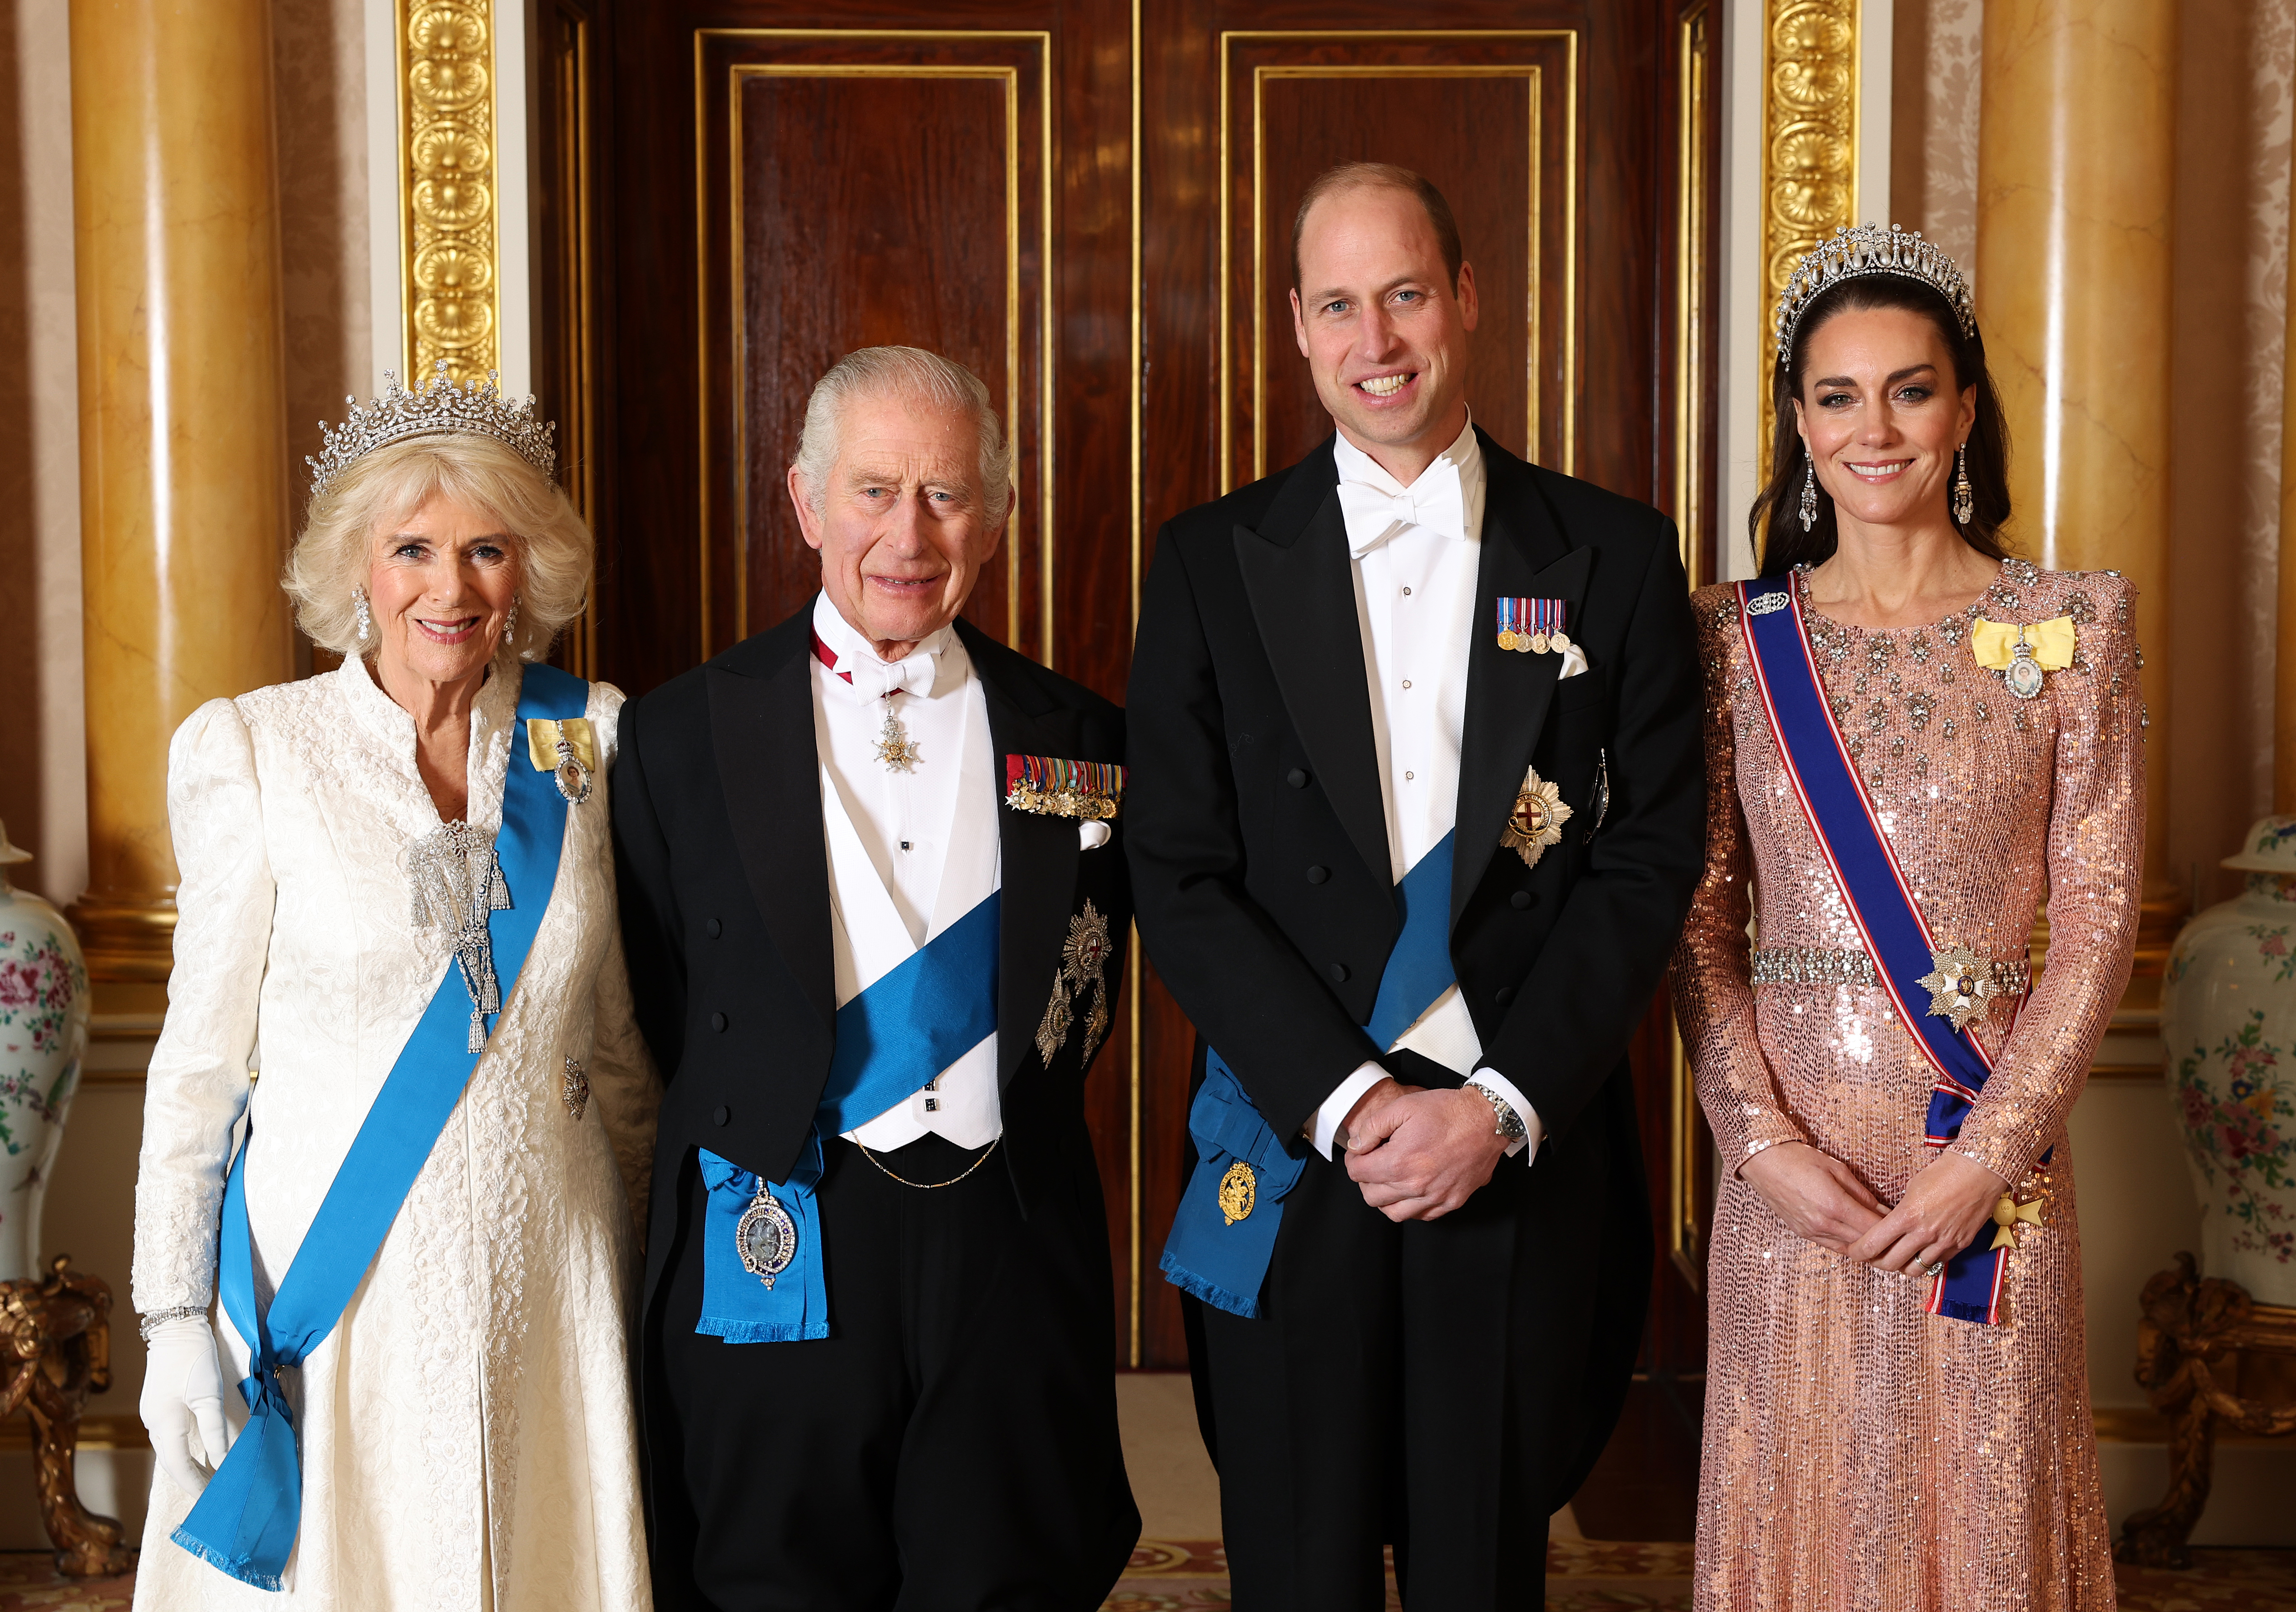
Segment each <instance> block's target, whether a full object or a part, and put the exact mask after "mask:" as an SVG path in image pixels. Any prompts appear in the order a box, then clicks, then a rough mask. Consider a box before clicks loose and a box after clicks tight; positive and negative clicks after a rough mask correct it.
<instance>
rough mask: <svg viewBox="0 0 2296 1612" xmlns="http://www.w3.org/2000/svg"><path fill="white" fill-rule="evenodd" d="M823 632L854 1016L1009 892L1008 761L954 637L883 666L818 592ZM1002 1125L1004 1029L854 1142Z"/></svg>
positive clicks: (836, 839)
mask: <svg viewBox="0 0 2296 1612" xmlns="http://www.w3.org/2000/svg"><path fill="white" fill-rule="evenodd" d="M813 630H814V634H815V636H816V637H818V638H819V639H820V640H821V642H822V644H823V645H824V646H825V647H826V648H827V649H828V651H829V653H830V654H831V655H832V656H833V657H834V659H835V662H836V665H835V667H834V668H833V669H832V667H830V666H829V665H826V664H824V662H823V661H822V659H821V657H820V656H819V655H816V656H815V657H814V662H813V730H814V745H815V751H816V754H817V755H818V756H819V757H820V761H821V813H822V825H823V832H824V835H825V837H826V839H827V841H828V847H829V907H830V925H829V927H830V941H831V944H832V948H833V949H834V950H835V954H836V971H837V1005H838V1006H839V1007H840V1008H842V1007H843V1006H844V1005H845V1004H846V1003H847V1002H849V1001H850V1000H852V999H853V998H855V997H856V996H858V995H859V994H860V993H861V992H862V991H865V990H866V989H868V987H869V986H871V985H873V984H874V983H876V982H877V981H878V980H879V979H880V978H881V977H882V976H883V975H886V974H888V973H890V971H891V970H892V969H894V968H896V967H898V966H900V965H901V964H902V963H903V962H905V961H906V960H907V958H909V957H910V956H911V955H912V954H913V953H914V952H915V951H916V950H917V949H918V948H919V947H921V946H922V945H924V944H925V943H926V942H929V941H931V939H932V938H933V937H934V936H935V935H937V934H939V933H940V932H941V931H942V930H944V929H947V927H948V926H949V925H952V924H954V923H955V922H956V920H957V919H959V918H961V917H964V915H965V914H966V913H967V912H970V911H971V910H972V909H973V908H974V907H975V906H976V905H978V904H979V903H980V902H981V901H986V900H988V897H989V896H990V895H991V894H993V893H994V892H996V890H997V889H998V888H999V887H1000V885H1001V881H1002V877H1003V868H1002V855H1001V848H1000V845H999V842H998V836H997V831H996V766H995V761H996V758H995V756H994V755H993V754H992V753H991V746H990V744H989V738H988V698H987V695H985V694H984V693H983V692H982V690H981V687H980V678H979V676H977V675H976V674H975V673H974V671H973V670H972V657H971V656H970V655H968V654H965V653H964V644H963V643H961V642H960V641H959V640H958V638H957V636H956V633H955V630H954V629H950V628H946V627H944V628H942V629H940V630H939V632H936V633H934V634H933V635H932V636H931V637H928V638H927V639H925V640H924V641H923V642H922V643H921V644H919V645H918V646H916V648H915V649H914V650H913V651H911V652H910V654H908V656H907V658H906V659H904V660H900V661H896V662H883V661H880V660H879V659H878V658H877V652H876V651H875V650H874V649H873V648H872V647H871V646H870V644H869V642H868V640H867V639H865V638H864V637H862V636H861V635H860V634H859V633H857V632H856V631H855V630H854V629H852V628H851V627H850V626H849V625H848V624H847V622H846V621H845V618H844V617H843V616H841V615H840V614H838V613H837V607H836V606H835V605H832V604H831V603H830V602H829V596H828V595H826V594H818V595H816V596H815V598H814V602H813ZM848 679H850V680H848ZM889 708H890V711H891V712H892V714H893V716H894V717H895V719H896V720H898V722H899V724H900V727H901V728H902V729H903V730H904V731H905V733H906V736H907V738H908V740H909V741H910V743H912V744H914V745H915V747H916V759H915V761H914V763H913V765H912V766H911V767H910V769H908V770H907V771H902V770H901V769H898V768H896V767H892V766H890V765H888V764H887V763H886V761H884V760H883V758H882V757H881V754H880V753H879V749H878V746H879V744H880V741H881V738H882V737H883V736H884V730H885V717H886V712H887V711H888V709H889ZM1003 1130H1004V1122H1003V1118H1002V1115H1001V1114H1000V1111H999V1108H998V1106H997V1094H996V1032H995V1031H993V1030H992V1031H990V1032H988V1035H987V1036H986V1037H984V1038H983V1039H982V1040H981V1041H980V1044H979V1045H978V1046H976V1047H974V1048H973V1049H972V1050H971V1051H969V1052H967V1053H965V1054H964V1056H963V1057H960V1058H958V1059H957V1060H956V1062H955V1063H954V1064H951V1065H949V1066H948V1067H947V1069H945V1070H943V1071H941V1073H939V1075H938V1076H936V1077H935V1078H934V1080H933V1082H932V1083H931V1085H929V1086H927V1087H926V1088H925V1089H924V1090H922V1091H920V1092H918V1093H916V1094H915V1095H914V1096H913V1097H911V1098H907V1099H906V1101H904V1102H901V1103H899V1104H897V1105H895V1106H893V1107H891V1108H889V1109H887V1110H886V1111H885V1112H884V1113H882V1114H878V1115H877V1116H876V1117H875V1118H873V1119H871V1120H869V1121H867V1122H865V1123H862V1124H860V1125H857V1126H856V1127H854V1128H853V1129H852V1130H850V1131H847V1132H846V1133H845V1136H846V1139H848V1140H849V1141H855V1142H859V1143H862V1144H863V1145H865V1146H866V1147H873V1148H875V1149H877V1150H878V1151H880V1152H883V1151H886V1150H888V1149H890V1148H894V1147H902V1146H904V1145H906V1144H907V1143H909V1142H913V1141H915V1140H916V1139H918V1138H919V1137H922V1136H924V1135H926V1134H927V1133H929V1132H930V1133H933V1134H937V1135H939V1136H942V1137H946V1138H947V1139H948V1140H949V1141H951V1142H952V1143H954V1144H955V1145H956V1146H957V1147H985V1146H987V1145H988V1143H989V1142H991V1141H993V1140H995V1139H996V1137H997V1136H998V1135H999V1134H1001V1133H1002V1131H1003Z"/></svg>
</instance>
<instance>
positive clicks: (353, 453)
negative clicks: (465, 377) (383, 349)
mask: <svg viewBox="0 0 2296 1612" xmlns="http://www.w3.org/2000/svg"><path fill="white" fill-rule="evenodd" d="M343 401H344V402H346V403H348V404H349V405H350V406H351V416H350V418H349V419H348V420H346V421H344V422H343V424H342V428H341V429H340V431H338V430H336V429H335V428H333V427H332V426H330V425H329V424H327V423H326V422H325V421H324V420H322V421H320V422H319V434H320V436H321V437H322V438H324V440H325V443H326V446H325V447H324V448H321V449H320V452H319V456H318V457H317V458H316V459H314V458H308V457H306V458H305V459H304V461H303V463H304V464H306V465H309V466H310V467H311V495H312V496H313V497H314V498H316V497H317V496H318V495H319V494H321V493H323V492H324V491H326V490H327V489H328V488H329V487H330V486H332V485H333V483H334V481H335V478H336V477H338V476H340V475H341V474H342V473H343V472H345V471H346V470H348V469H349V468H350V467H351V465H353V464H355V463H356V462H357V461H358V460H360V459H363V458H365V456H367V455H369V454H371V453H373V452H374V450H375V449H376V448H388V447H389V445H390V444H391V443H393V442H404V441H406V440H407V439H409V438H410V437H439V436H447V435H449V434H453V433H456V432H471V433H475V434H477V435H480V436H487V437H492V438H494V439H495V440H496V441H498V442H503V443H506V444H507V445H508V446H509V447H510V448H511V450H512V452H514V453H516V454H517V455H518V456H519V457H520V458H521V459H524V460H525V461H526V462H527V463H528V464H529V465H533V466H534V468H535V469H537V470H538V471H540V472H541V473H542V479H543V480H544V481H548V482H549V483H551V484H552V485H553V486H555V485H557V482H558V448H557V446H556V443H555V440H554V438H555V435H556V432H557V430H558V427H557V424H555V423H554V422H553V423H550V424H545V423H544V422H542V421H539V420H537V419H536V418H535V417H534V399H532V398H528V399H525V400H524V401H522V402H518V403H511V402H506V401H504V398H503V395H502V386H501V383H500V377H499V376H498V375H496V373H495V372H494V371H493V370H491V369H490V370H488V371H487V380H486V384H485V385H483V386H481V385H480V384H479V382H476V381H472V382H470V383H469V384H468V385H467V386H457V385H455V383H454V382H452V381H451V380H449V379H447V361H446V360H445V359H444V358H441V359H439V372H438V374H435V375H433V376H432V377H431V380H430V385H428V386H425V387H422V389H420V390H419V391H407V390H406V388H405V387H403V386H401V385H400V384H399V383H398V375H397V374H394V373H393V372H391V371H389V370H385V371H383V374H382V396H381V397H379V398H377V399H375V400H374V401H373V402H372V403H370V404H368V405H366V406H365V407H364V408H362V407H360V406H359V400H358V399H357V398H345V399H343Z"/></svg>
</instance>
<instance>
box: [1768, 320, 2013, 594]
mask: <svg viewBox="0 0 2296 1612" xmlns="http://www.w3.org/2000/svg"><path fill="white" fill-rule="evenodd" d="M1869 308H1904V309H1906V310H1907V312H1909V313H1916V314H1920V315H1922V316H1923V317H1924V318H1926V319H1928V320H1929V321H1930V323H1931V324H1932V325H1936V326H1937V328H1938V333H1939V335H1940V336H1942V337H1943V338H1944V340H1945V345H1946V351H1947V352H1948V354H1950V355H1951V356H1952V359H1953V383H1952V384H1953V391H1954V392H1955V394H1956V396H1957V395H1959V393H1960V392H1961V391H1963V390H1964V388H1967V387H1970V386H1974V387H1976V388H1977V419H1976V421H1975V423H1974V424H1972V425H1971V426H1970V428H1969V444H1968V446H1969V488H1970V491H1971V493H1972V495H1973V501H1974V503H1975V505H1976V508H1975V511H1974V512H1973V513H1972V514H1971V516H1970V520H1969V524H1968V525H1966V526H1957V527H1956V528H1955V530H1957V531H1959V532H1960V533H1961V539H1962V541H1963V542H1964V543H1966V544H1968V545H1969V546H1970V547H1972V548H1973V549H1975V550H1976V551H1977V552H1978V553H1980V554H1981V555H1984V556H1985V557H1986V558H1988V559H1989V560H1998V559H2002V558H2004V557H2005V556H2006V555H2007V554H2008V550H2007V549H2006V548H2005V547H2004V546H2003V544H2002V542H2001V528H2002V526H2003V525H2004V524H2005V522H2007V521H2008V519H2009V437H2008V433H2007V432H2005V430H2004V429H2003V427H2002V424H2001V399H2000V397H1999V395H1998V394H1997V393H1996V392H1995V391H1994V390H1993V376H1992V374H1991V372H1989V370H1988V369H1987V368H1986V367H1985V339H1984V337H1983V336H1981V335H1979V334H1975V333H1972V334H1970V335H1966V336H1964V335H1963V334H1962V333H1961V321H1960V320H1959V319H1957V318H1956V317H1954V312H1953V308H1952V306H1951V305H1950V304H1949V303H1948V302H1947V301H1946V300H1945V298H1944V296H1943V295H1942V294H1941V293H1939V292H1938V291H1936V290H1935V289H1933V288H1932V287H1931V286H1930V285H1928V284H1925V283H1924V282H1923V281H1919V280H1907V279H1901V278H1899V277H1898V276H1895V275H1861V276H1857V277H1855V278H1852V279H1848V280H1841V281H1837V282H1835V283H1834V284H1832V285H1830V286H1828V287H1826V289H1825V290H1824V291H1822V292H1818V294H1817V295H1816V297H1815V298H1814V299H1812V300H1811V302H1810V305H1809V307H1808V308H1807V309H1805V310H1804V311H1803V313H1802V317H1801V323H1800V325H1797V326H1795V328H1794V337H1793V345H1792V348H1790V349H1789V350H1788V352H1787V358H1788V362H1787V363H1785V364H1784V365H1781V366H1777V367H1776V368H1775V369H1774V370H1773V371H1772V372H1771V378H1770V399H1771V402H1772V403H1773V405H1774V406H1775V409H1776V412H1777V431H1776V434H1775V438H1774V440H1772V441H1771V444H1770V480H1769V484H1768V485H1767V486H1766V487H1764V488H1763V489H1762V494H1761V497H1759V498H1756V499H1755V500H1754V507H1753V508H1752V509H1751V510H1749V511H1748V512H1747V514H1746V530H1747V533H1748V535H1749V536H1751V538H1752V539H1753V542H1754V553H1755V555H1757V556H1758V557H1759V560H1760V562H1761V567H1762V574H1763V575H1764V576H1766V577H1777V576H1784V574H1785V573H1786V572H1789V571H1792V569H1793V568H1794V567H1795V566H1797V565H1804V564H1808V565H1816V564H1821V563H1824V562H1825V561H1827V560H1830V559H1832V558H1833V550H1834V546H1835V544H1836V543H1837V542H1838V541H1839V539H1840V533H1839V531H1838V530H1837V529H1836V527H1835V525H1834V520H1833V496H1832V495H1831V494H1829V493H1828V492H1827V491H1826V490H1825V483H1824V482H1822V481H1821V482H1820V483H1819V484H1818V489H1817V520H1816V522H1815V523H1814V524H1813V525H1812V526H1811V527H1810V529H1809V530H1808V531H1804V530H1802V529H1801V488H1802V478H1803V477H1804V476H1805V475H1806V474H1808V471H1807V469H1806V468H1805V466H1806V465H1807V463H1808V460H1807V456H1806V455H1805V453H1804V450H1803V448H1802V440H1801V433H1800V432H1799V431H1797V430H1796V429H1795V428H1794V407H1793V400H1794V399H1795V397H1796V396H1798V395H1799V394H1800V391H1801V388H1802V378H1803V374H1804V373H1805V371H1806V370H1807V369H1808V365H1809V341H1810V338H1811V337H1812V336H1814V335H1815V334H1816V333H1817V329H1818V327H1819V326H1820V325H1824V324H1825V322H1826V321H1827V320H1829V319H1831V318H1833V317H1834V316H1835V315H1837V314H1846V313H1862V312H1864V311H1866V310H1867V309H1869Z"/></svg>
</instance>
